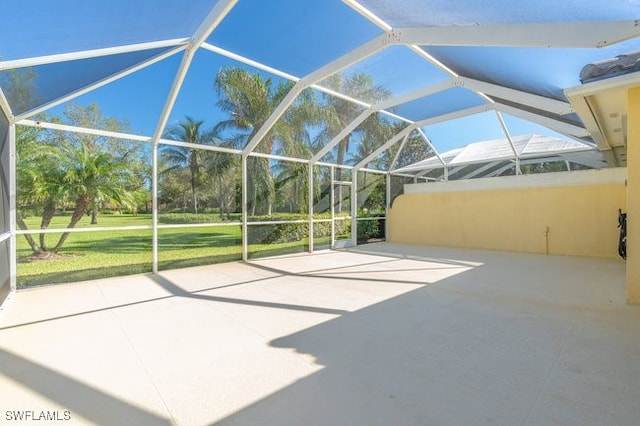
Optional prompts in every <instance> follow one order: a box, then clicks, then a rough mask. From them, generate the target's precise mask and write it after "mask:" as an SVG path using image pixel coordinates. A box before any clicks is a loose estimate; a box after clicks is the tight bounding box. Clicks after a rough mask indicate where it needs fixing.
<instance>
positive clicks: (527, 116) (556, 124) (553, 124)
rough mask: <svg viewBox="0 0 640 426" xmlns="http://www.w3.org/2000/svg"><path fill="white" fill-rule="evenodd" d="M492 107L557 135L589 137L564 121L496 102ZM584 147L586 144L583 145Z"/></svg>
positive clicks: (578, 128) (583, 130) (583, 129)
mask: <svg viewBox="0 0 640 426" xmlns="http://www.w3.org/2000/svg"><path fill="white" fill-rule="evenodd" d="M493 107H494V109H495V110H496V111H500V112H503V113H505V114H510V115H513V116H515V117H519V118H522V119H524V120H528V121H532V122H534V123H537V124H540V125H542V126H545V127H548V128H549V129H551V130H555V131H556V132H559V133H564V134H567V135H573V136H575V137H578V138H580V137H588V136H590V134H589V132H588V131H587V130H586V129H585V128H584V127H580V126H576V125H574V124H570V123H566V122H564V121H559V120H554V119H553V118H549V117H545V116H542V115H538V114H535V113H533V112H529V111H524V110H521V109H519V108H515V107H512V106H510V105H504V104H501V103H498V102H496V103H495V104H494V106H493ZM582 143H585V142H584V141H582ZM585 145H587V144H586V143H585Z"/></svg>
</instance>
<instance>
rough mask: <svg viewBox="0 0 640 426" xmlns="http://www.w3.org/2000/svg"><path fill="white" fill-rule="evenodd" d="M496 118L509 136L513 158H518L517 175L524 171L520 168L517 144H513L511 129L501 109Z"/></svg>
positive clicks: (508, 140) (507, 136)
mask: <svg viewBox="0 0 640 426" xmlns="http://www.w3.org/2000/svg"><path fill="white" fill-rule="evenodd" d="M495 113H496V118H497V119H498V122H500V127H502V132H503V133H504V135H505V136H506V138H507V142H509V146H510V147H511V152H513V158H514V159H515V160H516V175H521V174H522V171H521V170H520V156H519V155H518V150H517V149H516V146H515V145H514V144H513V139H511V134H510V133H509V129H508V128H507V124H506V123H505V122H504V120H503V119H502V114H500V112H499V111H496V112H495Z"/></svg>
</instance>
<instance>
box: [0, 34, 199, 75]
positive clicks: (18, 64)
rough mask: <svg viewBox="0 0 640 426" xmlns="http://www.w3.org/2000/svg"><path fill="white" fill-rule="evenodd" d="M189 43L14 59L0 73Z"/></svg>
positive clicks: (177, 41)
mask: <svg viewBox="0 0 640 426" xmlns="http://www.w3.org/2000/svg"><path fill="white" fill-rule="evenodd" d="M188 42H189V39H188V38H176V39H171V40H161V41H152V42H148V43H137V44H128V45H125V46H116V47H107V48H104V49H92V50H83V51H79V52H71V53H61V54H57V55H46V56H36V57H33V58H25V59H16V60H13V61H2V62H0V71H4V70H9V69H16V68H24V67H35V66H39V65H47V64H55V63H58V62H67V61H76V60H79V59H90V58H98V57H101V56H109V55H118V54H122V53H131V52H139V51H142V50H150V49H161V48H163V47H167V48H169V47H177V46H184V45H186V44H187V43H188Z"/></svg>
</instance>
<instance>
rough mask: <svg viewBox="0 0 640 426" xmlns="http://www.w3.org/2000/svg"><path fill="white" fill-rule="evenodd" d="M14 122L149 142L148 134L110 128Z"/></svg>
mask: <svg viewBox="0 0 640 426" xmlns="http://www.w3.org/2000/svg"><path fill="white" fill-rule="evenodd" d="M16 124H18V125H20V126H29V127H37V128H42V129H51V130H59V131H62V132H71V133H81V134H85V135H94V136H104V137H107V138H113V139H126V140H131V141H139V142H150V141H151V138H150V137H149V136H140V135H133V134H130V133H122V132H112V131H110V130H99V129H89V128H86V127H78V126H70V125H67V124H59V123H48V122H46V121H33V120H20V121H18V122H17V123H16Z"/></svg>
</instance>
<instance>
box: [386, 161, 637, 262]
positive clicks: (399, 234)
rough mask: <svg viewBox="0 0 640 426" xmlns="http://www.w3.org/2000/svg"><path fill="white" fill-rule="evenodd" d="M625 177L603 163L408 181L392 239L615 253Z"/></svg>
mask: <svg viewBox="0 0 640 426" xmlns="http://www.w3.org/2000/svg"><path fill="white" fill-rule="evenodd" d="M625 178H626V173H625V170H624V169H603V170H587V171H576V172H570V173H553V174H544V175H527V176H510V177H504V178H489V179H476V180H467V181H456V182H439V183H427V184H418V185H407V187H406V188H405V192H406V193H405V194H404V195H402V196H400V197H398V198H397V199H396V200H395V202H394V204H393V207H392V209H391V210H390V211H389V213H388V215H387V217H388V221H389V228H388V229H389V236H388V241H391V242H395V243H407V244H424V245H440V246H452V247H467V248H481V249H492V250H506V251H517V252H529V253H549V254H557V255H577V256H593V257H609V258H615V257H617V256H618V251H617V242H618V228H617V218H618V209H622V210H623V211H625V210H626V191H625Z"/></svg>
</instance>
